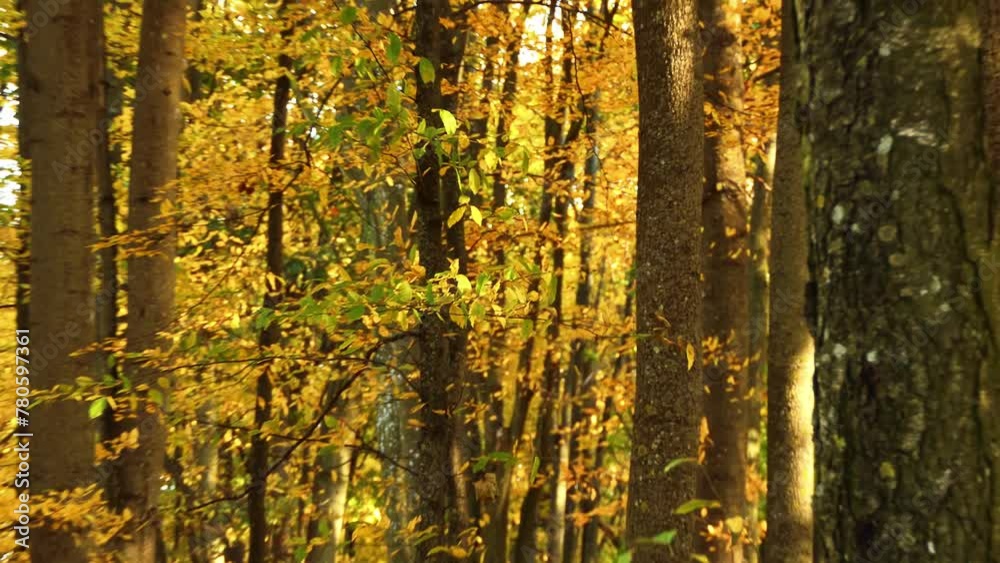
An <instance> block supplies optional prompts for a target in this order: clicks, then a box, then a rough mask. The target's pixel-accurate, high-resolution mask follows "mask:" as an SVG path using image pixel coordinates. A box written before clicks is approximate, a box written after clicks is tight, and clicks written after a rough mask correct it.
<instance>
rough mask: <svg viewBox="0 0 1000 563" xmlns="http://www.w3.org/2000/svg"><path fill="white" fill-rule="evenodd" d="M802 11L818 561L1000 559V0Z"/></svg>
mask: <svg viewBox="0 0 1000 563" xmlns="http://www.w3.org/2000/svg"><path fill="white" fill-rule="evenodd" d="M797 15H798V19H799V29H801V30H802V31H803V34H802V36H801V37H800V43H799V52H800V53H801V54H802V59H801V62H802V65H803V73H804V75H805V76H804V77H803V81H802V84H805V85H807V86H806V87H805V88H803V91H802V93H801V94H800V106H799V107H802V108H804V110H803V111H802V112H801V113H800V115H802V116H803V119H804V122H803V129H802V135H801V139H802V162H803V163H804V169H803V175H802V178H803V183H804V186H805V189H806V194H807V198H808V199H807V200H806V205H805V208H806V209H808V210H809V217H810V219H811V221H812V232H811V233H810V235H811V236H810V242H811V246H810V255H809V256H810V262H809V264H810V274H811V276H812V280H811V281H812V283H814V284H815V288H816V293H815V300H814V302H813V303H811V304H810V307H809V312H810V315H809V319H810V321H811V322H812V323H813V329H814V333H815V335H816V375H815V379H814V385H815V389H816V415H815V417H814V418H815V424H816V438H815V444H816V478H817V486H816V496H815V507H814V511H815V515H816V523H817V526H816V543H815V550H816V553H815V557H814V560H815V561H816V562H818V563H833V562H847V561H874V560H881V561H895V562H899V563H923V562H931V561H977V562H978V561H983V562H986V561H991V562H992V561H997V559H998V557H1000V543H998V539H1000V519H998V518H997V511H998V506H1000V499H998V494H1000V481H998V480H1000V472H997V471H996V467H997V462H998V459H997V458H998V456H1000V454H998V450H997V443H998V442H997V440H998V434H997V431H998V430H1000V428H998V425H1000V417H998V416H996V412H995V409H996V406H995V405H996V403H997V400H998V399H1000V379H998V378H997V377H996V373H997V368H998V365H997V364H998V362H997V352H998V344H1000V342H998V337H997V334H998V332H997V330H998V320H1000V319H998V314H1000V301H998V298H1000V285H998V284H1000V278H998V277H997V270H998V268H1000V247H998V244H1000V243H998V242H997V240H998V237H997V234H998V232H997V229H998V228H1000V222H998V221H997V219H998V218H997V206H996V189H997V185H996V183H995V180H994V179H992V178H991V172H995V170H994V171H991V170H990V167H989V158H988V156H987V151H986V148H985V144H984V141H985V140H986V138H987V131H986V126H985V124H984V119H983V113H984V109H985V106H986V104H985V103H984V96H983V92H984V90H985V89H984V83H985V82H987V77H986V75H985V72H986V66H985V65H984V49H983V46H984V39H985V38H984V36H983V29H986V27H987V26H986V25H985V23H986V18H988V17H989V15H988V12H987V10H986V6H985V5H984V4H983V3H976V2H959V1H944V2H927V1H916V2H911V3H902V4H897V3H895V2H889V1H878V2H872V3H856V2H853V1H835V2H830V3H824V4H822V5H819V3H818V2H815V1H812V2H806V3H805V5H804V6H803V11H801V12H799V13H798V14H797ZM900 85H906V87H905V89H903V90H901V88H900Z"/></svg>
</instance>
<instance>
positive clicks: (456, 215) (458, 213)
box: [448, 206, 465, 229]
mask: <svg viewBox="0 0 1000 563" xmlns="http://www.w3.org/2000/svg"><path fill="white" fill-rule="evenodd" d="M462 217H465V206H462V207H459V208H458V209H456V210H454V211H452V212H451V215H449V216H448V228H449V229H450V228H452V227H454V226H455V223H458V222H459V221H461V220H462Z"/></svg>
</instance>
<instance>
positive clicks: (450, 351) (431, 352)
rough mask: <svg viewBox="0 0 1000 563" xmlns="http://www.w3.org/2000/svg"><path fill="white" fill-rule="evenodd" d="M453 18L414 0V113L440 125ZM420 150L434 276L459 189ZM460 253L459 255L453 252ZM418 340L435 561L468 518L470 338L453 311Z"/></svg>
mask: <svg viewBox="0 0 1000 563" xmlns="http://www.w3.org/2000/svg"><path fill="white" fill-rule="evenodd" d="M452 17H453V14H452V10H451V6H450V5H449V1H448V0H419V1H418V2H417V4H416V13H415V37H416V42H415V54H416V55H417V56H419V57H422V58H424V59H426V60H427V61H429V62H430V64H431V65H432V66H433V68H434V76H433V79H432V80H429V81H425V80H424V79H423V78H424V77H421V76H420V73H419V72H417V73H416V74H417V96H416V101H417V112H418V114H419V116H420V118H421V119H424V120H426V122H427V124H428V125H430V126H433V127H436V128H438V129H442V128H443V122H442V121H441V116H440V113H439V112H438V111H437V110H442V109H443V110H447V111H451V112H454V110H455V106H456V103H455V97H454V94H453V93H448V94H444V93H442V91H441V85H442V82H447V83H449V84H452V85H454V84H457V79H458V73H459V67H460V64H461V58H462V43H461V42H460V41H457V40H456V39H457V38H456V36H455V33H454V31H453V30H451V29H449V28H448V27H446V26H444V25H442V20H447V19H450V18H452ZM423 149H424V152H423V155H422V156H421V157H420V158H419V159H418V160H417V174H416V177H415V180H416V196H415V200H414V210H415V212H416V216H417V227H416V229H417V232H416V236H415V238H416V244H417V248H418V249H419V251H420V261H421V263H422V265H423V266H424V268H425V269H426V271H427V276H428V277H430V276H433V275H435V274H438V273H441V272H447V271H448V267H449V265H448V260H449V258H455V259H459V258H460V256H461V255H464V254H465V248H464V242H463V241H464V235H462V229H463V226H462V223H461V221H460V222H458V223H457V224H455V225H454V226H453V227H451V228H446V225H445V217H446V215H445V210H446V209H449V208H452V207H453V206H454V203H455V201H456V199H457V194H458V179H457V178H456V176H455V171H454V170H451V171H448V172H446V173H445V174H444V175H442V174H441V172H442V165H441V156H440V155H439V154H438V150H439V149H438V148H437V147H435V146H434V143H433V142H429V143H427V144H425V145H424V147H423ZM444 157H445V158H446V157H447V155H444ZM456 252H457V253H459V255H460V256H454V253H456ZM417 340H418V346H419V350H420V360H419V367H420V376H419V378H418V379H417V380H416V381H414V385H413V387H414V390H415V391H416V393H417V395H418V397H419V400H420V401H421V403H423V405H424V406H423V408H422V409H420V411H419V413H418V415H417V416H418V418H419V419H420V422H421V425H422V428H421V432H420V434H419V436H418V438H417V443H416V444H415V448H414V450H415V451H414V459H413V463H412V464H411V469H412V470H413V473H414V474H415V475H416V478H415V479H414V481H415V482H414V492H415V494H416V497H417V501H416V506H415V507H414V512H413V516H414V517H419V518H420V526H421V529H423V530H426V531H428V532H430V536H429V537H428V538H427V541H424V542H423V543H421V544H420V545H419V547H418V550H419V557H420V559H421V560H423V561H438V560H444V559H447V558H448V555H447V551H446V550H445V551H442V550H437V551H435V548H447V547H449V546H453V545H456V542H457V533H458V532H459V529H458V528H459V526H460V524H461V520H463V519H464V518H465V507H463V506H460V502H461V501H460V498H463V497H464V495H465V490H464V484H463V483H458V482H456V479H455V477H456V473H457V472H458V470H459V468H458V467H456V466H455V465H454V461H455V460H454V459H453V457H452V456H453V454H454V453H455V447H456V439H458V440H461V436H458V435H457V434H458V431H460V430H459V429H460V425H459V424H457V423H456V420H454V417H453V416H452V414H451V413H452V412H453V411H454V410H455V408H456V407H457V406H458V405H457V404H456V403H457V396H456V395H458V393H456V391H458V390H459V388H460V387H461V385H456V383H461V382H462V381H464V371H465V354H466V352H465V341H466V337H465V333H464V329H462V328H461V327H459V326H457V325H456V324H455V323H454V322H453V321H452V320H451V319H450V318H447V317H446V318H441V317H438V316H437V315H434V314H428V315H425V316H424V320H423V322H422V323H421V325H420V329H419V336H418V338H417ZM460 488H461V489H462V490H459V489H460ZM432 551H435V553H431V552H432Z"/></svg>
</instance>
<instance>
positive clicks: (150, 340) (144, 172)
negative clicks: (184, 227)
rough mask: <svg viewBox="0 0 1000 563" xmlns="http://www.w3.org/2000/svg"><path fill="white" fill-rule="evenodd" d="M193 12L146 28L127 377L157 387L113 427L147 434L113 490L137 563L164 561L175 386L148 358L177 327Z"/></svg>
mask: <svg viewBox="0 0 1000 563" xmlns="http://www.w3.org/2000/svg"><path fill="white" fill-rule="evenodd" d="M186 8H187V4H186V2H185V1H184V0H168V1H153V0H147V1H146V2H144V3H143V11H142V26H141V30H140V43H139V64H138V70H137V77H136V84H137V86H136V92H137V94H136V106H135V115H134V118H133V125H132V131H133V141H132V163H131V165H132V166H131V177H130V179H129V216H128V229H129V231H130V233H133V235H134V236H135V237H137V238H138V239H139V240H140V241H141V242H140V243H139V247H141V249H142V250H140V251H138V252H133V253H131V254H130V255H129V256H128V317H127V325H126V329H125V337H126V340H127V344H126V353H128V354H134V355H136V356H137V357H139V358H140V359H137V360H132V361H129V362H126V365H125V368H124V374H125V375H127V376H128V377H129V379H130V380H131V381H132V383H133V384H134V385H140V384H143V385H147V386H148V387H149V390H150V393H149V394H146V395H145V396H143V397H141V400H140V403H139V404H140V406H139V407H138V408H136V409H135V411H134V412H126V413H123V414H122V416H116V417H115V421H114V423H113V431H112V435H113V436H122V435H125V434H126V433H128V432H130V431H132V430H135V429H138V433H139V445H138V448H136V449H133V450H126V451H124V452H123V453H122V454H121V457H120V459H119V460H118V461H117V462H116V464H115V476H114V478H113V482H112V489H111V497H112V501H113V504H114V505H115V507H116V508H117V509H118V510H120V511H123V510H126V509H128V510H130V511H131V512H132V514H133V518H132V520H131V522H130V524H129V525H128V526H127V529H128V534H129V539H124V540H120V542H119V544H118V545H117V546H116V547H115V550H116V555H118V556H119V557H120V559H122V560H124V561H129V562H130V563H131V562H135V563H146V562H149V563H151V562H153V561H157V556H158V553H157V549H158V543H159V533H160V521H159V516H158V508H157V500H158V498H159V492H160V477H161V475H162V474H163V471H164V461H165V456H166V428H165V427H164V425H163V419H162V418H163V414H162V410H163V408H164V407H165V406H166V405H165V402H164V399H165V396H164V393H165V392H166V389H164V388H162V386H161V385H160V383H159V379H160V375H161V371H160V369H159V368H158V366H157V365H156V361H157V360H155V359H150V358H142V356H143V355H146V354H155V353H157V352H158V351H162V350H164V349H166V348H167V346H168V343H167V341H165V340H164V339H163V338H162V336H161V333H162V332H163V331H166V330H168V329H169V328H170V325H171V323H172V322H173V315H174V311H173V307H174V283H175V274H174V256H175V254H176V245H177V238H176V231H175V226H174V222H173V218H172V217H169V216H165V215H164V211H167V212H169V210H170V208H171V207H172V205H171V203H172V202H173V201H174V200H175V197H176V196H175V194H176V185H175V182H176V180H177V140H178V135H179V132H180V126H181V120H180V115H179V112H180V98H181V83H182V76H183V72H184V28H185V10H186ZM137 250H138V249H137ZM136 356H133V357H136ZM154 392H155V394H154ZM120 404H127V402H126V401H121V402H120Z"/></svg>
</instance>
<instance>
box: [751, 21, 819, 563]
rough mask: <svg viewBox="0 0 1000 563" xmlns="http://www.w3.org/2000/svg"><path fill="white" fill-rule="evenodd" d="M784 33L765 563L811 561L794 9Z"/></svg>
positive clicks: (804, 247) (808, 365)
mask: <svg viewBox="0 0 1000 563" xmlns="http://www.w3.org/2000/svg"><path fill="white" fill-rule="evenodd" d="M784 4H785V5H784V7H783V13H782V32H781V43H782V50H781V96H780V101H779V104H780V107H779V110H778V111H779V113H778V135H777V154H776V156H775V169H774V192H773V194H772V195H773V207H772V214H773V215H772V217H773V220H772V226H771V259H770V269H771V294H770V315H769V321H770V326H769V331H768V333H769V342H768V358H767V398H768V411H767V412H768V418H767V439H768V448H767V470H768V488H767V531H768V534H767V538H768V539H767V540H766V542H765V545H764V550H763V551H764V555H765V557H764V560H765V562H766V563H772V562H773V563H777V562H779V561H780V562H785V561H787V562H789V563H807V562H811V561H812V560H813V557H812V553H813V551H812V543H813V515H812V492H813V441H812V412H813V387H812V386H813V380H812V378H813V369H814V359H813V353H814V345H813V337H812V334H811V332H810V328H809V326H808V324H807V322H806V293H807V288H808V287H809V264H808V253H809V239H808V233H809V229H808V210H807V204H806V202H807V199H806V193H805V190H804V189H803V186H802V175H801V169H802V163H801V152H800V150H799V128H798V126H797V123H796V121H797V116H798V112H797V110H796V108H797V106H796V103H797V94H798V91H799V84H800V80H801V76H800V74H799V70H798V68H799V67H798V66H797V60H798V48H799V46H798V40H797V38H798V33H797V32H796V25H797V24H796V18H795V9H794V3H793V2H790V1H789V2H785V3H784Z"/></svg>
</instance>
